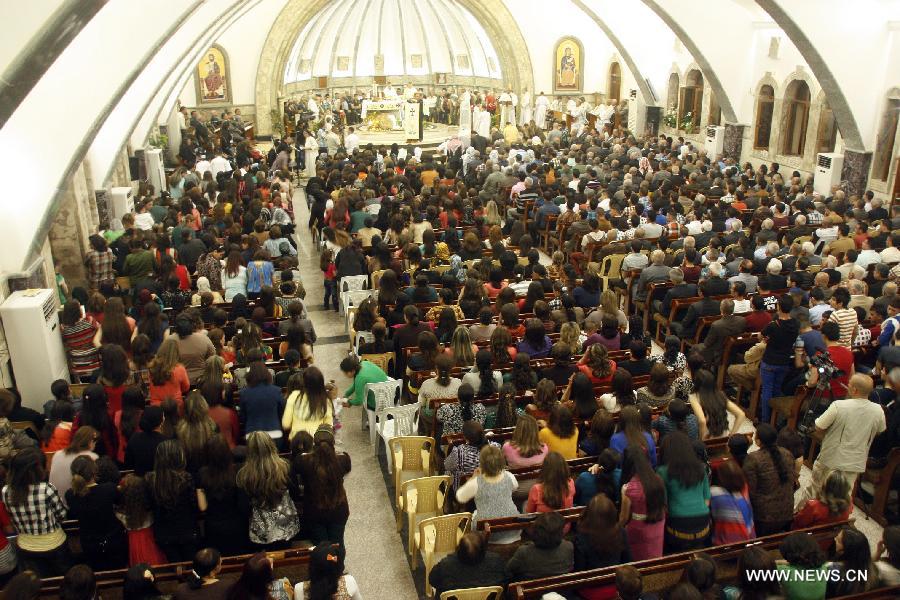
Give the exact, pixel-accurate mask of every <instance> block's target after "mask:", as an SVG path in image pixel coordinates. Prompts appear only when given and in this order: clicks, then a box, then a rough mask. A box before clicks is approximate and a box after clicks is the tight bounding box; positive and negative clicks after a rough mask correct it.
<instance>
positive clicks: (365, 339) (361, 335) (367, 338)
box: [353, 331, 375, 356]
mask: <svg viewBox="0 0 900 600" xmlns="http://www.w3.org/2000/svg"><path fill="white" fill-rule="evenodd" d="M374 341H375V336H374V335H372V332H371V331H357V332H356V337H355V339H354V340H353V354H355V355H356V356H359V347H360V346H362V345H363V344H371V343H372V342H374Z"/></svg>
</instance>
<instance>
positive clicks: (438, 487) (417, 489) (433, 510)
mask: <svg viewBox="0 0 900 600" xmlns="http://www.w3.org/2000/svg"><path fill="white" fill-rule="evenodd" d="M452 483H453V477H451V476H450V475H435V476H433V477H418V478H416V479H410V480H409V481H404V482H403V483H402V484H401V485H400V506H398V507H397V531H400V530H401V529H402V527H403V526H402V523H403V519H402V518H401V517H402V515H403V514H406V524H407V527H408V530H409V531H408V532H407V535H408V542H409V554H410V556H411V557H412V566H413V569H415V568H416V566H417V564H418V562H419V552H418V548H417V547H416V545H415V544H416V536H415V535H414V534H415V533H416V525H418V521H420V520H421V519H422V518H423V517H428V516H432V517H439V516H441V515H443V514H444V500H446V498H447V494H448V493H449V492H450V487H451V484H452Z"/></svg>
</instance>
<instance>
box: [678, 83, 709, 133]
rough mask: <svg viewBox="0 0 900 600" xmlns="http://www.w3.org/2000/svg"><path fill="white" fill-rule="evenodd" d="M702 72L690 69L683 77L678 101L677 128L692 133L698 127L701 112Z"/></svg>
mask: <svg viewBox="0 0 900 600" xmlns="http://www.w3.org/2000/svg"><path fill="white" fill-rule="evenodd" d="M702 111H703V74H702V73H700V70H699V69H691V70H690V71H688V74H687V75H686V76H685V78H684V87H683V88H681V97H680V98H679V101H678V128H679V129H684V130H685V131H686V132H687V133H693V132H695V131H697V129H698V128H699V127H700V115H702V114H703V112H702Z"/></svg>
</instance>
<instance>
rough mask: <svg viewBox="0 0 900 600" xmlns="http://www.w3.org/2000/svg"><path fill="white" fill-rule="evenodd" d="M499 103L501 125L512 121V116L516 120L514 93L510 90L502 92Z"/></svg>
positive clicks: (498, 99)
mask: <svg viewBox="0 0 900 600" xmlns="http://www.w3.org/2000/svg"><path fill="white" fill-rule="evenodd" d="M497 104H499V105H500V126H501V127H502V126H504V125H506V124H507V123H509V122H510V118H511V117H512V119H513V120H515V115H516V110H515V108H513V105H512V94H511V93H510V91H509V90H507V91H505V92H503V93H502V94H500V97H499V98H497Z"/></svg>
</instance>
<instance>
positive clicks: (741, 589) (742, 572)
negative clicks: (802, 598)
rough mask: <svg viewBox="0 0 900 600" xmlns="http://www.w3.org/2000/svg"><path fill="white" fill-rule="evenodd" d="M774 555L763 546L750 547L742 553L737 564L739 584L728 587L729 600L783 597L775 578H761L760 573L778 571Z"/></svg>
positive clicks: (764, 599) (759, 599) (757, 599)
mask: <svg viewBox="0 0 900 600" xmlns="http://www.w3.org/2000/svg"><path fill="white" fill-rule="evenodd" d="M777 568H778V567H777V565H776V564H775V558H774V557H773V555H772V553H771V552H770V551H768V550H766V549H765V548H763V547H762V546H748V547H747V548H745V549H744V551H743V552H741V555H740V556H739V557H738V563H737V583H736V584H735V585H734V586H726V587H725V590H724V591H725V593H726V597H728V598H740V599H741V600H768V599H769V598H776V597H780V596H781V587H780V586H779V585H778V582H777V581H776V580H775V578H774V577H772V578H769V577H760V576H759V574H760V573H773V572H775V570H776V569H777Z"/></svg>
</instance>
